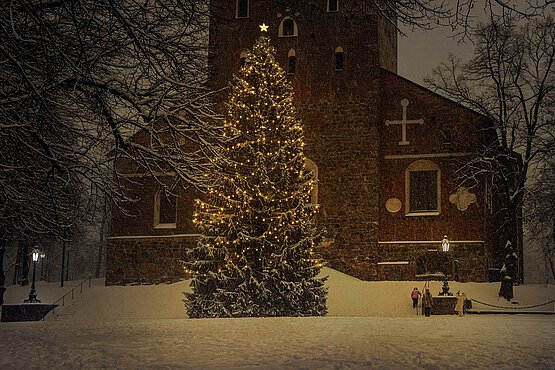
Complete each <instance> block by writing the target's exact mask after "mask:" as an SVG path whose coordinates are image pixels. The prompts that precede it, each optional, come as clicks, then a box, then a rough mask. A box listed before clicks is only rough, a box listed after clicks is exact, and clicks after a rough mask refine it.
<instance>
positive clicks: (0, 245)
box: [0, 239, 6, 306]
mask: <svg viewBox="0 0 555 370" xmlns="http://www.w3.org/2000/svg"><path fill="white" fill-rule="evenodd" d="M5 253H6V240H4V239H0V306H2V305H3V304H4V292H5V291H6V288H5V287H4V283H5V280H6V276H5V275H4V254H5Z"/></svg>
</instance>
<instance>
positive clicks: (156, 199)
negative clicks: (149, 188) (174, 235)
mask: <svg viewBox="0 0 555 370" xmlns="http://www.w3.org/2000/svg"><path fill="white" fill-rule="evenodd" d="M163 191H164V189H160V190H159V191H157V192H156V194H155V195H154V228H155V229H175V228H177V195H175V222H173V223H160V211H161V210H160V196H161V194H162V192H163Z"/></svg>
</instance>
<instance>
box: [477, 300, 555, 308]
mask: <svg viewBox="0 0 555 370" xmlns="http://www.w3.org/2000/svg"><path fill="white" fill-rule="evenodd" d="M470 300H471V301H474V302H476V303H480V304H483V305H484V306H490V307H496V308H510V309H511V310H523V309H526V308H535V307H541V306H545V305H548V304H550V303H553V302H555V299H553V300H551V301H549V302H545V303H542V304H536V305H533V306H525V307H506V306H497V305H494V304H490V303H486V302H482V301H479V300H477V299H474V298H471V299H470Z"/></svg>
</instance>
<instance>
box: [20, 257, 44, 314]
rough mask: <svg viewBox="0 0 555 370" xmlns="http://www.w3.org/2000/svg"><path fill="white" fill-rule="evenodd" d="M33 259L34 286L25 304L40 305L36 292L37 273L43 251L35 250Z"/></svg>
mask: <svg viewBox="0 0 555 370" xmlns="http://www.w3.org/2000/svg"><path fill="white" fill-rule="evenodd" d="M31 256H32V257H33V284H32V285H31V291H30V292H29V298H28V299H26V300H24V301H23V303H40V300H39V299H37V291H36V290H35V273H36V270H37V261H38V260H39V257H40V256H41V251H40V249H38V248H35V249H33V252H32V253H31Z"/></svg>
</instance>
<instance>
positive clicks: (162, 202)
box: [154, 189, 177, 228]
mask: <svg viewBox="0 0 555 370" xmlns="http://www.w3.org/2000/svg"><path fill="white" fill-rule="evenodd" d="M176 222H177V197H176V196H175V195H174V194H172V193H170V192H169V191H167V190H165V189H160V190H159V191H158V192H157V193H156V195H155V196H154V228H175V227H176Z"/></svg>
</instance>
